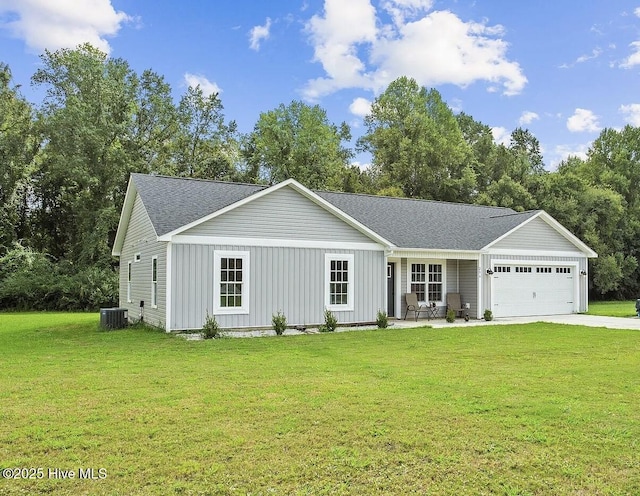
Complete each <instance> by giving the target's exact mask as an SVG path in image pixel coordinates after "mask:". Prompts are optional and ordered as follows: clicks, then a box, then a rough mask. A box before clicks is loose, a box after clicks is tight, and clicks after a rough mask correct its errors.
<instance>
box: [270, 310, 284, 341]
mask: <svg viewBox="0 0 640 496" xmlns="http://www.w3.org/2000/svg"><path fill="white" fill-rule="evenodd" d="M271 324H272V325H273V330H274V331H276V334H277V335H278V336H282V334H283V333H284V330H285V329H286V328H287V318H286V317H285V316H284V314H283V313H282V312H280V311H279V310H278V313H274V314H273V315H272V317H271Z"/></svg>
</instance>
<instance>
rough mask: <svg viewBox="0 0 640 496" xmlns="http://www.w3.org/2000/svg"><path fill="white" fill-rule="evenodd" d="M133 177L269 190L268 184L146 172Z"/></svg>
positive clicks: (135, 174) (136, 173)
mask: <svg viewBox="0 0 640 496" xmlns="http://www.w3.org/2000/svg"><path fill="white" fill-rule="evenodd" d="M131 175H132V176H145V177H159V178H162V179H180V180H183V181H199V182H202V183H216V184H234V185H238V186H255V187H259V188H262V189H264V188H268V187H269V185H268V184H256V183H245V182H239V181H222V180H220V179H203V178H200V177H183V176H167V175H166V174H145V173H144V172H132V173H131Z"/></svg>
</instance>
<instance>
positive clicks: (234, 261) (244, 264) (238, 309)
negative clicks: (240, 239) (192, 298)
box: [213, 251, 249, 313]
mask: <svg viewBox="0 0 640 496" xmlns="http://www.w3.org/2000/svg"><path fill="white" fill-rule="evenodd" d="M214 271H215V276H214V289H213V297H214V305H213V306H214V312H216V313H249V252H248V251H216V252H214Z"/></svg>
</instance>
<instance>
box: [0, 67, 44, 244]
mask: <svg viewBox="0 0 640 496" xmlns="http://www.w3.org/2000/svg"><path fill="white" fill-rule="evenodd" d="M32 118H33V116H32V109H31V105H30V104H29V103H27V101H26V100H25V99H24V98H23V97H22V96H21V95H20V93H19V92H18V88H16V87H15V86H12V77H11V70H10V69H9V66H8V65H6V64H2V63H0V255H2V254H4V253H5V252H6V251H7V250H8V249H10V247H11V245H12V243H14V242H15V241H17V240H19V239H20V238H22V237H24V236H25V235H26V213H27V194H28V191H29V177H30V173H31V170H30V169H31V165H32V160H33V157H34V154H35V153H36V151H37V147H38V146H37V140H35V139H34V137H33V134H32V132H33V129H32Z"/></svg>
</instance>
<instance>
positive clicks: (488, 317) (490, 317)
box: [484, 308, 493, 322]
mask: <svg viewBox="0 0 640 496" xmlns="http://www.w3.org/2000/svg"><path fill="white" fill-rule="evenodd" d="M484 320H486V321H487V322H488V321H490V320H493V312H492V311H491V310H489V309H488V308H487V309H486V310H485V311H484Z"/></svg>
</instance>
